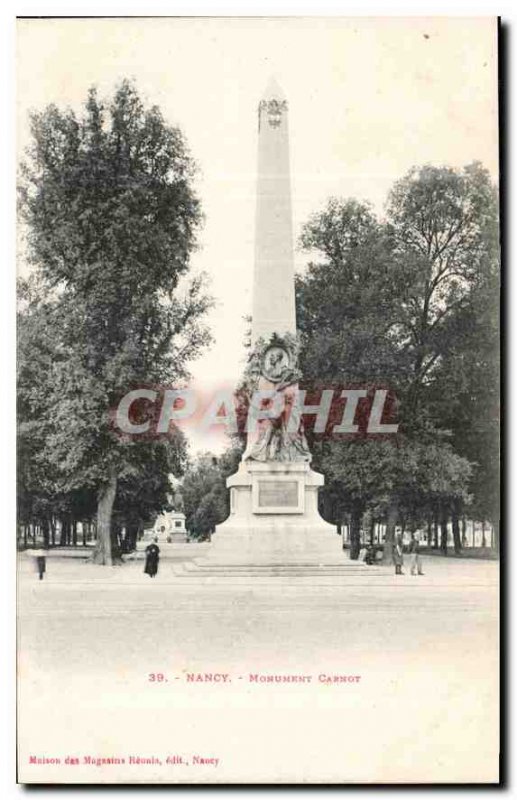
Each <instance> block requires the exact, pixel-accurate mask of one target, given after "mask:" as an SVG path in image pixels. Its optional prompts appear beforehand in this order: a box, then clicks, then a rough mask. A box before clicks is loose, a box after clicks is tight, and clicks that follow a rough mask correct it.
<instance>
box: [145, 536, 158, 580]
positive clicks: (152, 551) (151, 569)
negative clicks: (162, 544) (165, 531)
mask: <svg viewBox="0 0 517 800" xmlns="http://www.w3.org/2000/svg"><path fill="white" fill-rule="evenodd" d="M157 541H158V539H154V541H153V542H152V543H151V544H149V545H147V547H146V548H145V567H144V572H145V573H147V575H149V577H150V578H154V576H155V575H156V573H157V572H158V562H159V560H160V548H159V547H158V545H157V544H156V542H157Z"/></svg>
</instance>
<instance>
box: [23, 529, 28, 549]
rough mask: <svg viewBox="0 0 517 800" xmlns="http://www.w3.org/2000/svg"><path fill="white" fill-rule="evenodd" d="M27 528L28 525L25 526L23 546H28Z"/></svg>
mask: <svg viewBox="0 0 517 800" xmlns="http://www.w3.org/2000/svg"><path fill="white" fill-rule="evenodd" d="M27 529H28V525H24V526H23V546H24V547H25V548H27Z"/></svg>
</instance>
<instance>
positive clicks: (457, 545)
mask: <svg viewBox="0 0 517 800" xmlns="http://www.w3.org/2000/svg"><path fill="white" fill-rule="evenodd" d="M452 536H453V539H454V552H455V553H456V555H461V536H460V520H459V517H458V515H457V514H456V513H455V512H454V513H453V515H452Z"/></svg>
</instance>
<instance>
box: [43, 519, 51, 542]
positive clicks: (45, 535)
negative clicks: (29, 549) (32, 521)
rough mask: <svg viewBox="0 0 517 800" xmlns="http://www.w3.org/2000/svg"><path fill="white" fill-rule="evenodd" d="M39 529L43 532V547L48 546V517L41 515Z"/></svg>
mask: <svg viewBox="0 0 517 800" xmlns="http://www.w3.org/2000/svg"><path fill="white" fill-rule="evenodd" d="M41 530H42V532H43V547H48V546H49V544H50V537H49V524H48V519H47V518H46V517H43V519H42V521H41Z"/></svg>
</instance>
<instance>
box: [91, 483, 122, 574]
mask: <svg viewBox="0 0 517 800" xmlns="http://www.w3.org/2000/svg"><path fill="white" fill-rule="evenodd" d="M116 494H117V475H116V473H115V472H114V471H111V472H110V475H109V480H108V483H106V484H105V485H104V486H103V487H102V488H101V489H100V491H99V495H98V502H97V543H96V545H95V550H94V551H93V554H92V561H93V562H94V564H102V565H104V566H111V565H112V564H118V563H121V559H120V554H119V552H118V546H117V543H116V534H115V533H114V531H113V530H112V528H113V526H112V524H111V517H112V512H113V504H114V502H115V495H116ZM114 539H115V540H114Z"/></svg>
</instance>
